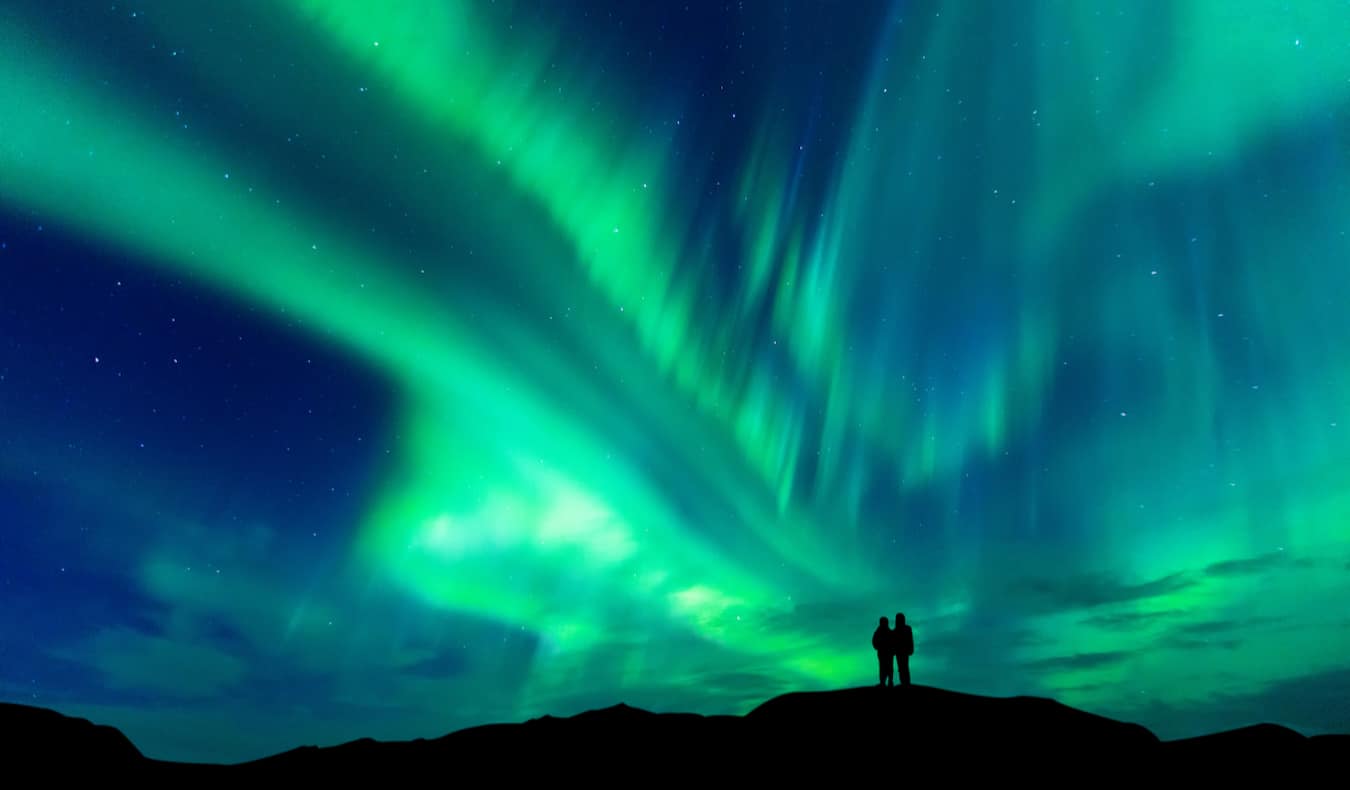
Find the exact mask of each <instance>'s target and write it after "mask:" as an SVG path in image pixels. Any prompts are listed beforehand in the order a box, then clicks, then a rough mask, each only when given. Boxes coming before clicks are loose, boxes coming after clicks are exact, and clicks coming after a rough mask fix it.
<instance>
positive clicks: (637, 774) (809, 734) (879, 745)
mask: <svg viewBox="0 0 1350 790" xmlns="http://www.w3.org/2000/svg"><path fill="white" fill-rule="evenodd" d="M0 733H3V735H2V736H0V737H2V738H3V740H0V749H2V750H3V751H0V754H2V755H3V758H2V759H3V764H4V765H5V766H6V767H7V768H8V769H9V770H10V771H11V772H13V771H15V770H21V769H24V768H33V769H45V770H46V771H47V773H48V774H53V773H54V774H56V775H59V774H61V773H63V772H70V771H82V772H99V773H105V774H107V775H109V776H113V775H129V774H144V775H156V774H159V775H182V778H189V776H190V775H193V776H199V777H202V778H211V775H212V774H215V775H217V776H218V778H226V777H228V776H235V777H237V778H241V779H242V778H250V777H256V778H258V779H264V780H265V779H269V778H300V779H307V780H313V779H337V778H343V779H352V778H355V777H361V776H367V775H368V776H372V777H377V776H378V777H385V778H392V777H397V776H406V777H412V776H422V775H426V776H437V775H439V776H442V777H444V778H446V779H447V780H461V781H468V780H470V779H471V778H473V777H486V776H496V777H500V778H503V779H520V778H529V777H541V778H542V777H544V776H550V777H553V778H555V779H563V780H566V781H568V782H579V783H589V784H614V783H621V782H622V783H633V782H637V781H640V780H641V781H646V780H657V781H661V780H665V781H673V780H677V779H679V780H693V779H696V778H703V779H707V780H736V781H742V780H743V781H752V780H755V779H764V778H769V777H782V778H797V779H801V778H804V777H821V776H829V777H832V778H834V779H836V780H837V779H845V778H863V777H868V776H901V775H903V776H931V775H934V774H942V775H945V776H947V777H962V776H967V777H969V776H989V775H993V774H998V775H1003V776H1022V777H1027V776H1041V777H1045V776H1051V775H1060V776H1066V775H1067V776H1076V777H1078V778H1080V779H1082V780H1085V781H1086V780H1089V779H1090V780H1092V781H1099V780H1101V779H1102V778H1111V777H1112V776H1117V777H1119V776H1123V775H1125V774H1132V775H1141V774H1142V773H1144V772H1153V771H1156V770H1160V769H1195V770H1201V771H1204V772H1206V773H1208V774H1211V775H1213V774H1214V773H1216V772H1220V771H1222V772H1226V773H1241V772H1245V771H1248V770H1270V771H1278V772H1280V773H1281V774H1283V775H1289V774H1290V773H1291V772H1294V773H1299V772H1303V771H1307V772H1309V773H1308V775H1309V776H1316V775H1317V772H1319V771H1321V770H1323V769H1324V768H1325V769H1331V768H1333V767H1335V766H1343V765H1344V764H1346V762H1345V761H1346V760H1347V758H1350V735H1323V736H1316V737H1311V738H1309V737H1305V736H1303V735H1301V734H1299V733H1297V732H1294V731H1293V730H1290V729H1287V728H1284V727H1280V726H1277V725H1273V724H1260V725H1256V726H1252V727H1246V728H1242V729H1238V730H1232V731H1229V732H1223V733H1217V734H1214V735H1207V736H1203V737H1200V738H1190V739H1185V740H1178V741H1160V740H1159V739H1158V738H1157V736H1155V735H1154V734H1153V733H1152V732H1150V731H1149V730H1147V729H1145V728H1144V727H1142V726H1140V725H1137V724H1129V723H1125V722H1119V721H1115V720H1113V719H1109V718H1105V717H1102V716H1097V715H1094V714H1091V713H1087V712H1084V711H1081V710H1077V709H1075V708H1071V707H1068V706H1066V705H1062V704H1060V703H1058V702H1055V701H1053V700H1049V699H1042V698H1036V697H1009V698H995V697H982V696H976V695H972V694H962V693H957V692H953V691H945V690H942V689H936V688H930V687H926V686H911V687H908V688H897V689H881V688H854V689H845V690H840V691H820V692H798V693H792V694H785V695H783V696H780V697H775V698H773V699H771V700H769V701H767V702H765V703H763V704H762V705H760V706H759V707H757V708H755V709H754V710H752V711H751V712H750V713H748V714H746V715H745V716H702V715H697V714H691V713H650V712H648V711H644V710H639V709H637V708H631V707H629V706H627V705H623V704H620V705H615V706H614V707H610V708H604V709H601V710H593V711H588V712H585V713H580V714H577V715H575V716H570V717H566V718H558V717H553V716H543V717H541V718H537V719H531V720H529V721H526V722H523V723H519V724H490V725H484V726H480V727H471V728H469V729H465V730H459V731H457V732H453V733H450V734H449V735H445V736H443V737H440V738H435V739H418V740H414V741H399V742H380V741H374V740H370V739H362V740H357V741H352V742H350V743H345V744H342V745H339V746H332V747H326V748H318V747H313V746H304V747H300V748H297V749H293V750H291V751H287V752H283V753H281V754H277V755H273V756H271V757H266V758H263V759H260V760H256V761H253V762H248V763H241V764H238V765H229V766H224V765H196V764H185V763H170V762H163V761H158V760H152V759H149V758H146V757H144V756H143V755H142V754H141V753H140V752H139V751H138V750H137V749H136V747H135V746H134V745H133V744H132V743H131V741H130V740H128V739H127V738H126V736H124V735H123V734H122V733H121V732H119V731H117V730H116V729H113V728H111V727H106V726H98V725H95V724H92V723H90V722H88V721H85V720H84V719H74V718H69V717H66V716H62V715H61V714H59V713H56V712H55V711H50V710H46V709H41V708H31V707H26V706H23V705H9V704H0ZM1084 770H1091V771H1093V773H1091V774H1083V773H1081V772H1082V771H1084Z"/></svg>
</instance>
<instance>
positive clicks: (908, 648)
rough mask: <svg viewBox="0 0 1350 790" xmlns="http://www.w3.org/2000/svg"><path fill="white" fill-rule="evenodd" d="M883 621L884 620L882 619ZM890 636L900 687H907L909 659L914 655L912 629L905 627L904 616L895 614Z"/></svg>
mask: <svg viewBox="0 0 1350 790" xmlns="http://www.w3.org/2000/svg"><path fill="white" fill-rule="evenodd" d="M882 619H883V620H884V619H885V618H882ZM891 634H892V637H891V638H892V640H893V641H892V644H893V645H894V647H893V648H892V649H893V650H894V651H895V665H896V667H898V668H899V669H900V685H902V686H908V685H909V657H910V656H912V655H914V629H912V628H910V627H909V626H907V625H905V616H904V614H902V613H900V612H896V613H895V630H894V631H892V632H891Z"/></svg>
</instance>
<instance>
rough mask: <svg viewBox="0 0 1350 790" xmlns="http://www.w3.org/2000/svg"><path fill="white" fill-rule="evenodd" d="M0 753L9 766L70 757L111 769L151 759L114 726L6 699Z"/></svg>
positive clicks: (65, 762)
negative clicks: (13, 702) (9, 701)
mask: <svg viewBox="0 0 1350 790" xmlns="http://www.w3.org/2000/svg"><path fill="white" fill-rule="evenodd" d="M0 756H3V763H6V764H8V765H9V766H13V765H14V764H15V763H16V762H17V763H18V764H19V765H30V766H33V767H45V768H49V769H50V768H60V767H66V766H69V765H70V762H71V761H72V760H79V761H81V762H83V763H86V764H88V765H96V766H101V767H104V768H114V769H115V768H130V767H134V766H138V765H143V764H146V763H148V762H150V761H149V760H146V758H145V757H144V756H143V755H142V754H141V752H140V750H139V749H137V748H136V746H135V744H133V743H132V742H131V740H130V739H129V738H127V736H125V735H123V734H122V732H121V731H120V730H118V729H117V728H115V727H108V726H104V725H100V724H94V723H93V722H91V721H89V720H88V719H76V718H73V717H71V716H63V715H61V714H60V713H57V712H56V711H54V710H48V709H46V708H32V707H29V706H27V705H12V704H10V703H7V702H0Z"/></svg>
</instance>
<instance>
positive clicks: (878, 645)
mask: <svg viewBox="0 0 1350 790" xmlns="http://www.w3.org/2000/svg"><path fill="white" fill-rule="evenodd" d="M894 640H895V636H894V632H892V631H891V624H890V621H888V620H887V619H886V618H884V617H883V618H881V625H878V626H877V630H875V631H873V632H872V649H873V650H875V651H877V665H878V666H879V667H880V668H881V682H880V683H878V684H877V685H879V686H894V685H895V677H894V676H893V675H892V674H891V656H892V655H893V654H894V652H895V642H894Z"/></svg>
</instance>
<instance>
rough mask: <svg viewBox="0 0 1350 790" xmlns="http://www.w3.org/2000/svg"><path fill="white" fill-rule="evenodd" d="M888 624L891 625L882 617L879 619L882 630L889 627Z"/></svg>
mask: <svg viewBox="0 0 1350 790" xmlns="http://www.w3.org/2000/svg"><path fill="white" fill-rule="evenodd" d="M890 624H891V621H890V620H887V619H886V618H884V617H883V618H881V627H882V628H886V627H888V626H890Z"/></svg>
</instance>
